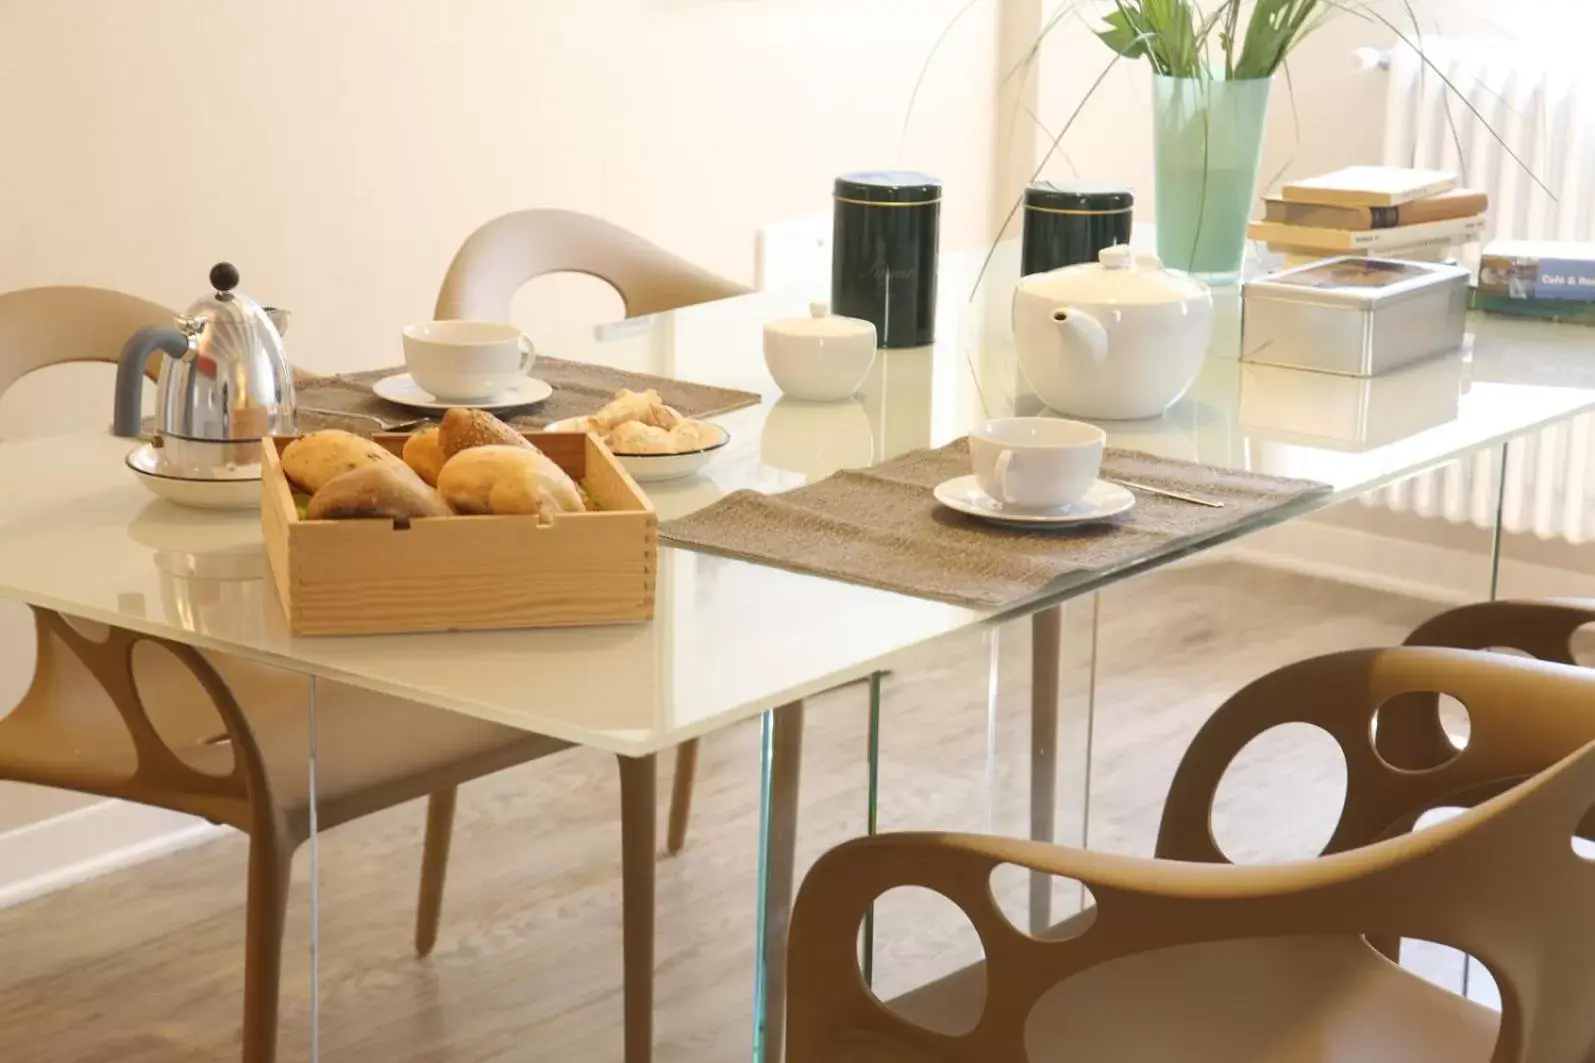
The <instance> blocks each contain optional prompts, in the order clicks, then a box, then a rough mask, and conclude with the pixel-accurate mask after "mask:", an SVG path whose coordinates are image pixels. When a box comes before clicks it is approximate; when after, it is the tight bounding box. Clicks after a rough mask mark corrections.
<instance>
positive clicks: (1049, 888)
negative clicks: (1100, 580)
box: [1029, 594, 1100, 934]
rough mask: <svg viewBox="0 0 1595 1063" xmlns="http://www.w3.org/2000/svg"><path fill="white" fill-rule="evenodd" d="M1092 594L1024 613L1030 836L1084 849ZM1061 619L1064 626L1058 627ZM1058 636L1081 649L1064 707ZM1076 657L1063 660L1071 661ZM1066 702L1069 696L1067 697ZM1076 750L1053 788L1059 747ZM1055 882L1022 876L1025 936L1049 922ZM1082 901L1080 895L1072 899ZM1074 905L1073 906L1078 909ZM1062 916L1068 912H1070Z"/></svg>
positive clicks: (1092, 710) (1092, 690)
mask: <svg viewBox="0 0 1595 1063" xmlns="http://www.w3.org/2000/svg"><path fill="white" fill-rule="evenodd" d="M1099 607H1100V599H1099V598H1098V596H1097V595H1095V594H1092V595H1091V596H1090V597H1089V598H1084V599H1076V600H1074V601H1071V602H1068V603H1066V604H1064V605H1059V606H1054V607H1052V608H1051V609H1045V610H1042V611H1041V612H1039V613H1037V614H1035V615H1034V616H1033V617H1031V620H1030V627H1031V635H1030V637H1031V660H1030V837H1031V839H1032V840H1033V841H1042V842H1063V843H1064V844H1069V845H1077V846H1079V847H1081V848H1084V847H1085V846H1086V844H1087V841H1088V839H1089V835H1090V809H1091V740H1092V728H1093V723H1094V720H1095V714H1096V688H1097V624H1098V618H1099V615H1100V608H1099ZM1066 616H1067V617H1068V619H1069V621H1070V627H1071V628H1072V629H1073V630H1072V631H1068V632H1066V630H1065V618H1066ZM1066 638H1072V639H1078V640H1079V641H1080V643H1082V644H1083V645H1084V646H1085V647H1086V648H1087V652H1086V655H1085V661H1084V662H1083V663H1084V664H1085V666H1086V674H1085V676H1084V680H1085V690H1084V696H1083V699H1080V701H1079V705H1078V707H1071V708H1070V710H1069V711H1068V712H1067V713H1065V712H1064V706H1065V703H1066V699H1065V696H1064V689H1063V669H1064V661H1063V649H1064V640H1065V639H1066ZM1080 663H1082V662H1080V661H1079V660H1078V659H1075V660H1072V661H1071V662H1070V664H1071V666H1078V665H1079V664H1080ZM1070 700H1073V699H1070ZM1066 747H1067V748H1071V749H1072V748H1078V750H1079V753H1078V756H1077V757H1076V756H1074V755H1071V757H1070V763H1071V766H1072V767H1074V768H1077V769H1078V770H1071V771H1070V772H1069V779H1068V781H1067V782H1066V783H1065V786H1066V788H1067V792H1063V793H1060V767H1061V765H1062V757H1061V756H1060V752H1061V751H1063V750H1064V749H1065V748H1066ZM1060 801H1061V802H1062V803H1063V805H1064V807H1065V809H1066V812H1067V814H1068V818H1069V819H1070V821H1071V823H1072V826H1073V829H1070V830H1068V831H1067V832H1066V833H1067V836H1066V837H1063V838H1060V837H1059V836H1058V811H1059V807H1060ZM1055 885H1056V880H1055V879H1054V878H1053V876H1051V875H1049V874H1046V873H1044V872H1032V873H1031V876H1030V904H1029V924H1030V932H1031V933H1032V934H1040V933H1042V932H1043V931H1045V930H1047V929H1049V928H1050V927H1051V926H1052V925H1053V914H1054V913H1053V910H1052V901H1053V889H1054V886H1055ZM1083 903H1084V895H1083V894H1081V896H1080V897H1079V904H1083ZM1079 904H1077V905H1076V906H1075V910H1078V907H1079ZM1070 914H1073V913H1072V912H1071V913H1070Z"/></svg>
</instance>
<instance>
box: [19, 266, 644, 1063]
mask: <svg viewBox="0 0 1595 1063" xmlns="http://www.w3.org/2000/svg"><path fill="white" fill-rule="evenodd" d="M171 318H172V314H171V312H170V311H168V310H165V309H163V308H161V307H159V306H156V305H155V304H153V303H147V302H144V301H143V300H140V299H135V298H133V297H131V296H126V295H122V294H120V293H117V292H110V291H104V290H100V289H93V288H42V289H30V290H27V291H20V292H12V293H8V294H5V295H0V389H3V387H6V386H9V385H10V384H11V383H13V382H15V381H16V380H17V379H18V378H19V377H21V376H22V375H23V374H24V373H25V372H28V371H32V370H34V369H39V368H43V367H45V366H48V365H54V364H60V363H65V362H76V361H114V360H115V359H116V357H117V354H118V352H119V351H120V349H121V346H122V344H123V342H124V341H125V340H126V338H127V337H128V336H129V335H130V334H131V333H132V332H134V331H135V330H136V329H138V328H141V327H143V326H145V325H150V324H160V323H164V322H168V321H170V320H171ZM110 413H111V403H110V396H109V392H107V395H106V417H107V421H109V418H110ZM34 617H35V621H36V627H37V632H38V640H37V642H38V657H37V665H36V668H35V671H34V676H33V682H32V686H31V688H30V689H29V690H28V692H27V694H26V695H25V696H24V698H23V700H22V701H21V703H20V704H19V705H18V706H17V707H16V708H14V709H13V710H12V711H11V712H10V714H9V715H6V716H4V717H3V718H0V779H7V780H13V781H17V782H24V783H33V784H36V785H42V786H51V787H56V788H60V789H67V790H76V791H79V792H82V793H89V794H98V795H102V796H105V797H113V798H119V799H122V800H128V801H134V802H138V803H140V804H146V805H154V806H157V807H161V808H169V809H174V810H176V811H179V812H186V813H190V814H193V815H197V816H203V817H205V818H207V819H210V820H212V821H213V822H217V823H225V824H227V825H228V826H231V827H235V828H237V829H238V830H241V831H243V832H245V833H247V834H248V835H249V838H250V846H249V897H248V914H247V937H246V946H245V970H244V1021H243V1040H244V1049H243V1058H244V1061H245V1063H270V1061H271V1060H272V1059H273V1057H274V1055H275V1047H276V1038H277V1002H278V985H279V978H280V971H281V962H282V934H283V922H284V918H285V915H286V911H287V905H288V882H289V872H290V869H291V865H292V858H293V853H294V851H295V850H296V849H297V848H298V847H299V846H300V844H302V843H303V842H304V841H305V840H306V839H307V838H308V837H309V831H310V824H309V803H310V787H309V777H308V762H309V758H308V751H309V744H308V726H307V723H308V716H307V713H306V706H307V695H308V691H309V684H308V681H306V680H305V679H304V678H303V677H300V676H296V675H294V674H292V673H289V672H284V671H281V670H277V669H273V668H268V667H265V666H262V665H257V664H254V663H252V662H248V661H245V660H242V659H240V658H236V657H229V656H225V655H221V654H202V653H200V652H199V651H196V650H194V649H192V648H189V647H185V646H182V645H179V644H177V643H173V642H167V641H163V640H160V639H152V638H143V637H141V636H137V635H134V634H132V633H129V632H126V631H117V630H113V631H111V632H109V634H108V635H107V636H106V637H105V638H104V640H103V641H97V640H95V639H93V638H90V637H87V636H86V635H84V634H83V633H81V632H79V631H78V630H77V629H75V628H74V627H73V626H72V625H71V624H69V623H68V622H67V621H66V620H64V619H63V618H62V617H60V616H59V615H57V614H55V613H52V612H49V611H46V610H42V609H36V610H34ZM140 643H148V644H151V646H154V647H162V648H164V651H165V652H162V651H161V650H159V649H157V650H154V651H153V652H150V649H149V647H144V648H143V649H140ZM135 650H138V651H139V652H138V653H137V654H136V655H135ZM196 681H197V682H196ZM316 689H317V699H316V709H317V712H316V715H317V724H318V726H317V746H318V750H317V753H318V761H317V764H318V767H317V775H316V782H317V787H318V799H319V800H318V805H317V812H318V825H319V827H320V828H321V829H322V830H325V829H328V828H330V827H335V826H337V825H338V824H340V823H345V822H348V821H350V820H353V819H356V818H359V817H361V816H366V815H369V814H371V813H373V812H378V811H381V810H383V809H386V808H390V807H392V806H394V805H398V804H401V803H403V802H406V801H410V800H413V799H415V798H418V797H423V796H427V795H430V803H429V806H428V810H427V825H426V840H425V851H424V853H423V855H422V859H421V889H420V903H419V910H418V913H417V916H416V931H415V944H416V950H417V952H418V953H419V954H421V955H423V956H424V955H426V954H427V953H429V952H430V951H431V950H432V947H433V945H434V944H435V942H436V940H437V932H438V919H439V912H440V909H441V905H442V897H443V882H444V874H445V869H446V864H447V860H448V851H449V841H450V835H451V831H452V824H453V817H454V808H455V799H456V790H455V788H456V787H457V786H458V785H459V784H460V783H463V782H467V781H469V780H471V779H474V778H478V777H480V776H482V775H486V774H489V773H491V772H494V771H498V770H500V769H503V768H506V767H510V766H512V765H515V764H520V763H523V762H526V761H530V760H534V759H536V758H538V757H542V756H546V755H548V754H550V753H554V752H557V751H559V750H561V749H564V748H566V746H565V744H564V743H561V742H558V741H554V740H552V739H547V738H543V737H541V736H538V735H533V734H528V733H526V732H523V731H517V730H514V729H511V728H506V727H501V726H498V725H496V724H489V723H485V722H482V721H478V720H473V719H471V718H469V717H465V716H459V715H455V714H452V713H446V712H441V711H438V710H435V709H432V708H430V707H427V706H422V705H417V704H414V703H411V702H407V701H401V700H399V699H396V698H391V697H385V696H381V695H377V694H373V693H370V692H367V691H363V690H360V689H357V688H355V687H350V686H344V685H342V684H339V683H333V682H326V681H323V682H320V683H318V685H317V688H316ZM107 701H109V704H107ZM620 768H621V805H622V810H621V835H622V851H623V853H622V860H623V864H622V873H623V880H624V883H623V892H624V923H625V926H624V937H625V978H626V985H625V996H626V1004H625V1007H626V1059H627V1061H628V1063H645V1061H646V1060H647V1059H648V1058H649V1056H650V1052H651V1043H652V996H653V911H654V909H653V887H654V841H655V815H656V798H655V791H654V786H655V775H654V772H655V767H654V759H653V758H652V757H644V758H627V757H622V758H620Z"/></svg>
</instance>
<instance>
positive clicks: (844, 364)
mask: <svg viewBox="0 0 1595 1063" xmlns="http://www.w3.org/2000/svg"><path fill="white" fill-rule="evenodd" d="M809 314H810V316H808V317H791V318H783V319H781V320H779V321H771V322H770V323H769V324H767V325H765V326H764V364H765V365H766V366H768V367H769V369H770V375H771V376H772V377H774V378H775V382H776V384H777V385H779V386H780V388H781V390H782V391H783V392H785V393H786V395H787V396H788V397H789V398H794V399H799V400H802V401H804V402H840V401H841V400H843V399H849V398H852V397H853V394H854V393H855V392H857V391H858V389H859V387H860V386H862V385H863V383H864V378H865V377H866V376H868V375H869V371H870V366H872V365H874V364H875V326H874V325H873V324H871V323H870V322H868V321H862V320H860V319H858V318H853V317H835V316H832V314H831V313H830V308H829V307H828V306H826V304H824V303H813V304H811V305H810V306H809Z"/></svg>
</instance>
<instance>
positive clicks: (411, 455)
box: [404, 425, 449, 487]
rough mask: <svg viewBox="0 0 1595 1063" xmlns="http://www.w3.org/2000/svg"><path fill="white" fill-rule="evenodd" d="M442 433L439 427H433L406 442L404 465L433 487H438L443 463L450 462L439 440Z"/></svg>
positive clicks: (422, 430)
mask: <svg viewBox="0 0 1595 1063" xmlns="http://www.w3.org/2000/svg"><path fill="white" fill-rule="evenodd" d="M440 432H441V429H439V428H438V426H437V425H432V426H431V427H429V428H423V429H421V430H420V431H419V432H416V433H415V434H414V435H412V436H411V437H410V438H409V439H406V440H405V441H404V463H405V464H406V465H408V466H409V467H410V468H412V469H414V470H415V473H416V475H417V476H419V477H421V479H423V480H425V481H426V482H427V483H428V484H429V485H431V486H432V487H436V486H437V485H438V473H440V472H442V471H443V463H444V462H445V461H448V460H449V456H448V455H447V454H445V453H443V444H442V442H441V441H440V440H439V438H438V436H439V434H440Z"/></svg>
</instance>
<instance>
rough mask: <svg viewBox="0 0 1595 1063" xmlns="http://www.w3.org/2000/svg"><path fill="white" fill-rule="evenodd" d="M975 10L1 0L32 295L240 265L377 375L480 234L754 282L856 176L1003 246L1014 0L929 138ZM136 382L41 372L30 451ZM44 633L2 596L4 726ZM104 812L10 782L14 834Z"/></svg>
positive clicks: (188, 279)
mask: <svg viewBox="0 0 1595 1063" xmlns="http://www.w3.org/2000/svg"><path fill="white" fill-rule="evenodd" d="M962 5H963V0H447V2H443V0H270V2H268V3H260V2H258V0H137V2H127V0H0V144H4V145H5V152H4V164H3V165H0V291H5V290H10V289H13V288H22V287H31V286H34V285H42V284H63V283H77V284H95V285H102V286H105V287H110V288H119V289H123V290H126V291H129V292H133V293H136V294H138V295H142V296H144V297H146V298H150V299H154V300H157V301H160V302H163V303H165V304H167V305H169V306H174V307H178V308H180V307H182V306H184V305H186V304H187V303H188V302H189V301H190V300H191V299H193V298H194V297H195V296H197V295H199V294H200V293H201V290H202V289H203V287H204V284H205V273H206V271H207V269H208V267H209V266H210V264H211V263H212V262H214V261H216V260H218V259H222V258H228V259H232V260H233V261H235V262H236V263H238V265H239V267H240V269H241V271H242V274H243V278H244V285H243V286H244V289H245V290H246V291H248V292H250V293H251V294H253V295H255V296H257V297H258V298H260V299H262V300H263V301H266V302H270V303H276V304H279V305H282V306H285V307H288V308H290V309H291V310H293V312H294V321H293V325H292V328H291V329H290V332H289V336H288V343H289V351H290V355H291V356H292V358H293V359H294V361H295V362H296V363H298V364H301V365H304V366H307V367H311V368H317V369H323V370H347V369H355V368H363V367H376V366H382V365H389V364H394V363H396V362H397V361H399V358H400V355H399V352H398V347H397V339H398V333H399V329H400V328H401V327H402V326H403V325H405V324H406V323H408V322H410V321H413V320H417V319H424V318H425V317H428V316H429V315H430V313H431V309H432V303H433V299H434V298H435V296H436V293H437V286H438V284H439V282H440V281H441V280H442V277H443V272H444V270H445V268H446V267H447V265H448V262H449V259H450V257H451V256H452V255H453V253H454V250H455V248H456V247H457V246H458V245H459V243H460V241H461V240H462V239H464V237H465V236H466V235H467V234H468V233H469V232H470V231H471V230H472V229H473V228H474V227H475V226H476V225H478V224H480V223H481V222H483V221H485V220H487V219H489V218H492V217H494V216H496V215H498V214H501V213H504V212H506V211H510V210H516V209H520V208H525V207H533V206H560V207H569V208H573V209H578V210H585V211H589V212H592V213H595V214H600V215H603V216H605V217H608V218H610V219H612V220H614V221H616V222H618V223H620V224H622V225H625V226H627V227H630V228H632V229H635V230H636V231H638V232H641V233H643V234H645V235H647V236H649V237H651V238H652V239H654V240H656V241H658V242H660V243H662V244H664V245H666V246H668V247H670V248H672V249H675V250H676V251H678V252H679V253H681V254H684V255H686V256H687V257H689V258H692V259H695V260H696V261H698V262H700V263H702V264H703V265H705V266H707V267H709V268H712V269H715V270H718V271H720V272H722V273H724V274H725V275H727V276H731V277H735V278H739V279H751V273H752V253H753V240H754V232H755V230H756V229H757V228H758V227H759V226H761V225H763V224H765V223H767V222H770V221H776V220H781V219H787V218H794V217H801V216H806V215H811V214H821V213H826V212H828V211H829V195H830V182H831V179H832V178H833V177H834V176H835V175H836V174H837V173H839V172H841V171H844V170H848V169H858V168H867V167H872V166H890V165H907V166H915V167H921V168H924V169H926V170H929V171H931V172H933V173H936V174H938V175H940V176H941V177H942V178H943V179H944V180H945V182H946V186H947V192H946V203H945V207H944V211H945V213H944V240H945V241H946V242H947V243H948V244H949V245H952V246H957V245H969V244H974V243H977V242H979V241H981V240H983V239H984V238H985V235H986V231H987V229H986V227H987V220H988V216H989V212H990V200H991V182H992V158H993V143H994V139H993V137H994V134H993V131H992V130H993V113H994V112H993V107H992V102H991V101H992V96H993V93H994V92H995V87H996V86H995V75H994V71H995V68H996V63H997V25H998V11H999V4H998V0H982V3H980V4H979V5H977V7H976V8H975V9H973V10H972V11H970V12H969V13H968V14H966V15H965V16H964V17H963V18H962V19H960V21H959V23H958V25H957V27H956V29H955V30H954V31H953V32H952V33H951V34H950V35H949V37H948V39H947V41H946V42H945V43H944V45H943V47H942V49H941V51H940V52H939V54H938V56H937V59H936V61H935V64H934V66H933V68H932V69H931V71H930V75H929V76H928V78H927V80H926V82H925V85H924V87H923V89H922V90H921V94H920V99H919V104H918V107H917V108H916V111H915V115H914V119H913V121H912V123H911V125H910V126H909V128H908V130H907V135H906V138H905V137H904V136H903V125H904V118H905V114H906V109H907V102H908V98H909V94H910V92H911V91H912V89H913V86H914V82H915V79H916V77H917V76H918V74H919V71H920V68H921V66H922V63H923V61H924V59H925V57H926V56H927V55H928V54H929V53H930V50H931V45H932V42H933V41H934V40H935V39H936V37H937V36H938V35H939V34H940V33H941V32H942V30H943V29H944V28H945V27H946V26H947V24H948V23H949V21H950V20H951V19H952V17H953V15H954V13H955V12H956V11H957V10H958V9H959V8H960V7H962ZM534 287H535V286H534ZM616 305H617V304H616V303H614V301H613V300H612V299H610V298H609V297H607V296H603V297H599V296H595V294H594V293H593V292H592V291H591V290H590V289H589V288H587V287H585V286H582V285H579V284H578V285H576V286H575V287H571V286H570V285H569V284H560V283H557V282H556V283H555V284H554V285H553V287H552V290H550V289H549V288H547V287H544V288H543V290H542V291H541V292H539V293H535V294H534V295H533V296H532V297H531V298H530V299H528V300H522V301H520V302H518V304H517V308H518V311H520V312H521V314H522V319H523V321H524V324H525V326H526V327H527V328H528V330H529V331H531V332H532V333H533V335H534V337H535V336H537V335H538V334H539V333H540V332H543V333H553V334H556V335H557V334H558V333H560V332H561V331H563V330H565V329H568V328H569V327H571V322H570V321H569V320H565V319H567V318H570V317H579V318H582V317H584V318H589V319H599V318H603V317H606V316H614V314H613V310H614V307H615V306H616ZM556 318H557V319H559V320H555V319H556ZM110 379H111V378H110V373H109V371H108V370H106V369H105V368H104V367H71V368H67V369H62V370H52V371H50V374H49V377H48V378H47V379H46V378H45V374H40V375H39V377H37V378H33V379H29V380H25V381H23V382H22V383H21V384H19V385H18V386H17V387H16V388H15V389H13V392H12V393H11V394H10V395H8V396H6V397H5V398H4V400H3V401H0V438H4V437H6V436H17V435H34V434H44V433H47V432H50V431H62V430H69V429H72V428H77V427H84V426H97V425H101V424H103V423H104V422H105V418H106V416H108V411H109V408H110V400H109V387H110ZM27 630H28V628H27V622H26V618H25V616H24V615H19V613H18V611H17V610H14V609H8V608H5V607H3V606H0V713H3V712H4V711H5V710H6V708H7V707H8V706H9V705H10V704H12V703H14V700H15V697H16V696H17V695H18V694H19V693H20V691H21V689H22V688H23V687H24V686H25V683H26V679H27V675H28V674H29V661H28V660H27V656H28V655H27V654H26V653H24V652H22V646H23V642H22V640H23V639H25V638H26V632H27ZM85 804H86V801H85V800H84V799H81V798H77V797H74V796H71V795H65V794H60V793H55V792H49V791H40V790H35V789H31V788H25V787H18V786H7V785H4V784H0V833H3V832H4V831H6V830H8V829H11V828H14V827H17V826H18V825H20V824H27V823H32V822H36V821H39V820H42V819H48V818H50V817H52V816H56V815H59V814H60V813H64V812H68V811H71V810H74V809H80V808H82V807H83V806H84V805H85ZM73 822H77V821H75V820H74V821H73ZM41 837H42V835H41ZM0 885H3V883H0Z"/></svg>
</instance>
